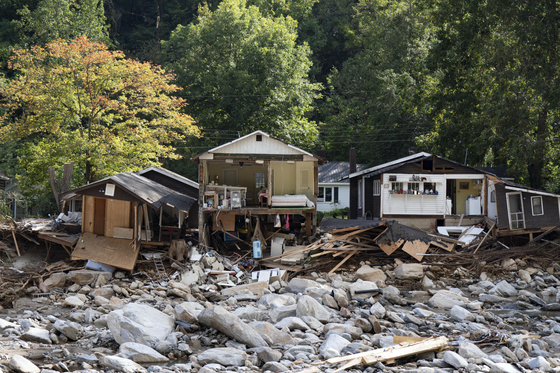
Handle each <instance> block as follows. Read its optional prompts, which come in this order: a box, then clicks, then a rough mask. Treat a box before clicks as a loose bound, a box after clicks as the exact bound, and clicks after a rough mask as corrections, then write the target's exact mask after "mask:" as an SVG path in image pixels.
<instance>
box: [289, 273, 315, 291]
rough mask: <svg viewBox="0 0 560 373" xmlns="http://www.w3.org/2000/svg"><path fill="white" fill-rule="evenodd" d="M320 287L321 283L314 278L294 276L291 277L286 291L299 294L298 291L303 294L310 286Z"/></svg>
mask: <svg viewBox="0 0 560 373" xmlns="http://www.w3.org/2000/svg"><path fill="white" fill-rule="evenodd" d="M320 287H321V285H320V284H319V283H318V282H315V281H313V280H307V279H304V278H297V277H294V278H293V279H291V281H290V282H288V285H287V286H286V289H285V292H286V293H294V294H298V293H302V294H303V293H304V292H305V290H307V289H309V288H320Z"/></svg>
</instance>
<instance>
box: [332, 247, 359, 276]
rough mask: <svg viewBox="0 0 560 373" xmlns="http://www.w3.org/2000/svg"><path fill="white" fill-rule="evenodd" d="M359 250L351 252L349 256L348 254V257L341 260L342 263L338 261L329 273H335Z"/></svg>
mask: <svg viewBox="0 0 560 373" xmlns="http://www.w3.org/2000/svg"><path fill="white" fill-rule="evenodd" d="M357 252H358V250H355V251H352V252H351V253H350V254H348V256H346V258H344V259H342V260H341V261H340V263H338V264H337V265H336V266H335V267H334V268H333V269H331V270H330V271H329V273H333V272H334V271H336V270H337V269H338V268H340V266H341V265H343V264H344V263H346V261H347V260H348V259H350V258H351V257H352V255H354V254H356V253H357Z"/></svg>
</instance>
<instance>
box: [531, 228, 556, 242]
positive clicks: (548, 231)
mask: <svg viewBox="0 0 560 373" xmlns="http://www.w3.org/2000/svg"><path fill="white" fill-rule="evenodd" d="M558 228H560V225H557V226H555V227H552V228H550V229H549V230H547V231H546V232H544V233H543V234H539V235H538V236H537V237H535V238H534V239H532V240H531V241H529V242H528V243H527V245H529V244H530V243H532V242H534V241H538V240H540V239H541V238H543V237H544V236H546V235H547V234H549V233H550V232H552V231H554V230H556V229H558ZM531 234H532V233H531Z"/></svg>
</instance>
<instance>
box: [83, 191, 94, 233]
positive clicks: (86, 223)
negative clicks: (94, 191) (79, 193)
mask: <svg viewBox="0 0 560 373" xmlns="http://www.w3.org/2000/svg"><path fill="white" fill-rule="evenodd" d="M82 208H83V210H84V211H83V216H82V232H84V233H85V232H88V233H93V220H94V218H93V217H94V214H95V198H94V197H90V196H84V205H83V207H82Z"/></svg>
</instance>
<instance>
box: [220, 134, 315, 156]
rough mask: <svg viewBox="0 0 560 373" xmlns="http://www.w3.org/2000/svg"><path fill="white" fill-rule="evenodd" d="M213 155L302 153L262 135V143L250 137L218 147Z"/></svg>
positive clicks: (254, 137) (255, 136)
mask: <svg viewBox="0 0 560 373" xmlns="http://www.w3.org/2000/svg"><path fill="white" fill-rule="evenodd" d="M212 152H213V153H222V154H281V155H282V154H285V155H302V154H304V153H303V152H302V151H300V150H298V149H295V148H294V147H292V146H290V145H288V144H286V143H283V142H282V141H279V140H277V139H273V138H270V137H267V136H264V135H262V141H257V135H256V134H254V135H251V136H248V137H246V138H244V139H241V140H239V141H235V142H233V143H232V144H229V145H225V146H222V147H219V148H218V149H216V150H215V151H212Z"/></svg>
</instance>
